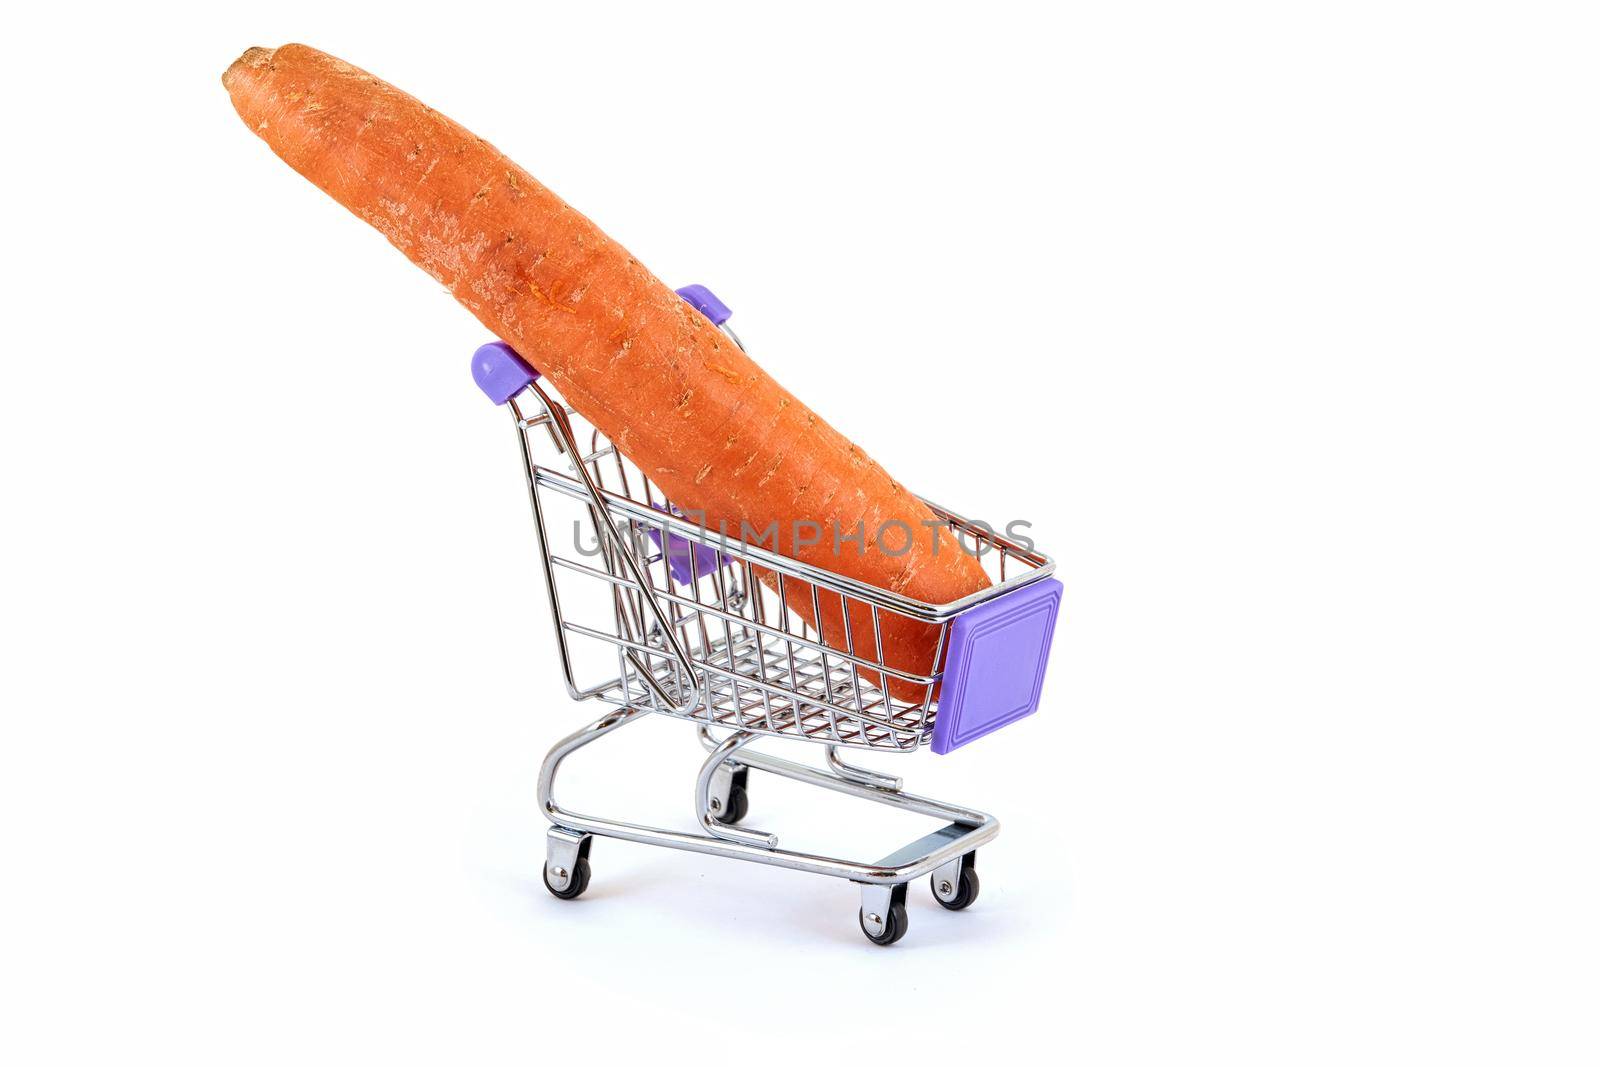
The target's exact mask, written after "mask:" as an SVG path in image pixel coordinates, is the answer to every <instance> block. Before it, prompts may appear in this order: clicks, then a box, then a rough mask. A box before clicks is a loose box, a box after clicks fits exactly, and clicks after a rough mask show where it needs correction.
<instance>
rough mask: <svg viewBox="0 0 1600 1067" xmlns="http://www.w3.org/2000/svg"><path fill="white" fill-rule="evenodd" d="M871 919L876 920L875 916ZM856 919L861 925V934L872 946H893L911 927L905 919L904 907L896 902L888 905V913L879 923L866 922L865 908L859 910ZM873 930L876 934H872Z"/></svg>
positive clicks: (909, 922)
mask: <svg viewBox="0 0 1600 1067" xmlns="http://www.w3.org/2000/svg"><path fill="white" fill-rule="evenodd" d="M873 917H874V918H877V916H876V915H874V916H873ZM857 919H858V921H859V922H860V923H861V932H862V933H864V934H866V935H867V940H868V941H871V942H872V943H873V944H874V945H892V944H894V943H895V942H896V941H898V940H900V939H901V938H902V937H904V936H906V929H907V927H909V926H910V925H911V921H910V920H909V919H907V918H906V906H905V905H904V904H902V903H901V902H900V901H898V900H897V901H895V902H894V903H893V904H891V905H889V909H888V912H887V913H886V914H885V915H884V916H883V917H882V920H881V921H880V922H876V923H870V922H868V921H867V909H866V908H862V909H861V912H860V914H859V915H858V916H857ZM874 929H876V930H877V931H878V932H877V933H874V932H873V930H874Z"/></svg>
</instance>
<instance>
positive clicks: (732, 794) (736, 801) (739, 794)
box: [717, 785, 750, 823]
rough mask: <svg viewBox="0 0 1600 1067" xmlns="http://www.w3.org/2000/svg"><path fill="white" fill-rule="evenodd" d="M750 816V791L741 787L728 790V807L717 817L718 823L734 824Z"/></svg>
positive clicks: (736, 786)
mask: <svg viewBox="0 0 1600 1067" xmlns="http://www.w3.org/2000/svg"><path fill="white" fill-rule="evenodd" d="M749 814H750V791H749V790H747V789H746V788H745V787H744V786H742V785H735V786H734V787H733V788H732V789H730V790H728V806H727V807H726V808H725V809H724V810H723V811H722V812H721V814H719V815H718V816H717V821H718V822H725V823H735V822H738V821H739V820H740V819H742V818H744V817H745V816H746V815H749Z"/></svg>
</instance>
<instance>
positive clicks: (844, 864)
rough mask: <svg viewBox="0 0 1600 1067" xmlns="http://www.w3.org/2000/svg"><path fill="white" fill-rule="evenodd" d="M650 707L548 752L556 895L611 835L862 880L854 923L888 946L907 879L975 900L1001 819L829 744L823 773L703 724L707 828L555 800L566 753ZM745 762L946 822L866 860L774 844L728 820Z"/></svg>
mask: <svg viewBox="0 0 1600 1067" xmlns="http://www.w3.org/2000/svg"><path fill="white" fill-rule="evenodd" d="M649 714H650V711H649V709H647V708H637V707H622V708H617V709H615V710H614V711H611V712H609V713H608V714H606V715H604V716H602V717H601V718H599V719H597V720H595V721H594V722H592V723H590V724H589V725H588V726H586V727H584V728H583V729H581V730H578V731H577V732H576V733H573V734H571V735H569V736H568V737H566V738H564V739H563V740H561V741H559V742H557V744H556V745H555V746H554V747H553V748H551V750H550V752H549V754H548V755H547V756H545V760H544V766H543V767H542V768H541V769H540V772H539V806H540V808H541V809H542V810H543V811H544V814H545V817H546V818H547V819H549V820H550V822H551V823H552V824H553V825H552V826H551V828H550V830H549V833H548V835H547V837H548V844H547V855H546V859H545V869H544V880H545V886H546V887H547V888H548V889H549V890H550V891H551V892H552V893H554V894H555V895H556V896H558V897H561V898H563V899H568V900H570V899H572V898H574V897H576V896H578V895H579V894H580V893H582V892H583V890H584V889H585V888H586V887H587V886H588V884H589V846H590V843H591V841H592V839H593V838H594V837H614V838H617V839H619V840H623V841H634V842H638V843H639V844H643V845H659V846H662V847H665V848H676V849H682V850H684V851H686V852H700V853H704V854H706V855H710V856H725V857H728V858H729V859H739V860H747V861H749V862H751V863H765V864H770V865H772V866H775V867H785V868H788V869H789V870H794V871H805V872H807V873H810V874H821V875H827V876H829V877H833V878H845V879H848V880H850V881H852V882H856V883H858V884H859V885H860V886H861V913H860V916H859V921H860V924H861V930H862V932H863V933H864V934H866V936H867V939H868V940H870V941H872V942H873V943H875V944H880V945H889V944H893V943H894V942H896V941H898V940H900V938H901V937H903V936H905V932H906V927H907V919H906V911H905V899H906V885H907V883H909V882H911V881H912V880H913V879H916V878H920V877H922V876H923V875H931V882H932V887H933V895H934V898H935V899H936V900H937V901H938V902H939V903H940V904H941V905H943V906H944V907H945V908H948V909H950V910H952V911H958V910H961V909H963V908H966V907H967V906H969V905H970V904H971V903H972V902H973V901H974V900H975V899H976V898H977V894H978V881H977V871H976V867H975V860H976V856H975V853H976V851H977V849H978V848H979V847H980V846H982V845H985V844H988V843H989V842H990V841H993V840H994V838H995V836H996V835H997V834H998V833H999V832H1000V823H999V821H998V820H996V819H995V818H994V816H992V815H986V814H984V813H983V812H980V811H974V810H971V809H968V808H962V807H957V806H955V805H952V804H945V803H943V802H941V801H937V800H930V799H928V798H927V797H919V796H915V795H913V794H910V793H906V792H904V791H903V790H902V789H901V788H900V780H899V779H898V778H891V777H889V776H887V775H880V774H877V773H876V772H871V771H865V770H862V769H860V768H855V767H851V766H849V765H848V764H845V763H843V762H842V761H841V760H839V759H838V755H837V753H836V752H835V751H834V750H833V749H832V748H830V749H829V750H828V765H829V769H827V770H824V769H821V768H815V767H808V766H806V765H804V764H800V763H793V762H791V761H789V760H785V759H778V758H776V757H773V756H768V755H766V754H763V753H755V752H748V751H744V747H745V746H746V745H747V744H748V743H749V742H750V741H753V740H755V737H756V735H752V734H742V733H735V734H733V735H732V736H730V737H728V738H727V739H726V740H724V741H722V742H720V743H718V742H714V741H712V739H711V737H710V735H709V733H707V732H706V731H705V729H704V728H702V729H701V737H702V741H703V742H704V743H705V744H706V746H707V747H708V748H709V749H710V750H711V754H710V756H709V757H708V758H707V760H706V762H705V764H704V765H703V766H702V768H701V771H700V777H699V782H698V790H697V802H698V803H697V808H698V814H699V816H700V821H701V825H702V828H703V829H704V830H705V831H706V832H705V833H703V834H694V833H684V832H681V831H677V830H668V829H663V828H660V827H654V826H642V825H639V824H637V823H629V822H621V821H618V820H614V819H605V818H600V817H598V816H593V815H582V814H579V813H577V812H574V811H569V810H567V809H565V808H562V807H561V806H560V805H558V804H557V803H556V801H555V797H554V792H555V779H556V772H557V771H558V770H559V768H560V766H561V763H562V761H563V760H565V759H566V758H567V757H568V756H570V755H571V754H572V753H574V752H576V751H577V750H578V749H580V748H583V747H584V746H585V745H589V744H592V743H593V742H595V741H598V740H599V739H600V738H602V737H604V736H605V735H606V734H609V733H611V732H613V731H615V730H618V729H620V728H621V727H623V726H625V725H627V724H628V723H630V722H634V721H636V720H638V719H641V718H644V717H645V716H646V715H649ZM735 754H737V756H736V758H735ZM752 768H753V769H755V770H760V771H765V772H766V773H768V774H774V775H777V776H779V777H782V778H788V779H790V780H792V781H796V782H804V783H807V784H809V785H815V786H819V787H821V788H823V789H831V790H833V791H834V792H837V793H844V794H847V795H849V796H854V797H859V798H861V799H863V800H870V801H872V802H874V803H877V804H883V805H885V806H888V807H892V808H898V809H901V810H904V811H910V812H914V813H916V814H919V815H927V816H930V817H932V818H936V819H942V820H945V821H946V823H947V825H945V826H942V827H940V828H939V829H937V830H934V831H933V832H932V833H929V834H926V835H924V836H923V837H920V838H918V839H917V840H916V841H913V842H911V843H910V844H908V845H906V846H905V847H904V848H901V849H897V850H896V851H895V852H892V853H890V854H889V855H888V856H885V857H883V858H882V859H879V860H877V861H875V862H870V863H864V862H861V861H858V860H850V859H843V858H838V857H833V856H820V855H814V854H811V853H805V852H794V851H789V850H786V849H781V848H779V847H777V838H776V837H775V836H773V835H771V834H767V833H762V832H760V831H755V830H748V829H745V828H744V827H740V826H735V825H733V824H734V823H737V822H738V821H739V819H741V818H743V817H744V815H745V814H746V812H747V810H748V801H747V799H746V794H745V789H746V779H747V777H748V773H749V771H750V769H752Z"/></svg>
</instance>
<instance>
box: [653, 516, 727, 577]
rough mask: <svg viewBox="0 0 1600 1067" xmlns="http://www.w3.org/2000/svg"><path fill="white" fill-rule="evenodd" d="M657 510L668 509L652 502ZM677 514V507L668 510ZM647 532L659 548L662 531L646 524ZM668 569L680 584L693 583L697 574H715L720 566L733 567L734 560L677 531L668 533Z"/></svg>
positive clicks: (700, 575)
mask: <svg viewBox="0 0 1600 1067" xmlns="http://www.w3.org/2000/svg"><path fill="white" fill-rule="evenodd" d="M650 506H651V507H653V508H655V509H656V510H657V511H666V510H667V509H666V508H664V507H662V506H661V505H660V504H652V505H650ZM667 513H668V514H669V515H675V514H676V509H674V510H673V511H670V512H667ZM644 532H645V533H647V534H649V535H650V540H651V541H652V542H653V543H654V544H655V546H656V547H657V548H660V547H661V531H660V530H657V529H656V528H655V527H653V526H646V527H645V531H644ZM666 556H667V570H668V571H670V572H671V573H672V580H673V581H675V582H677V583H678V584H679V585H691V584H693V582H694V580H695V577H696V575H698V576H699V577H701V578H704V577H705V576H706V575H708V574H715V573H716V570H717V568H718V567H731V566H733V561H732V560H730V559H729V558H728V557H727V556H724V555H723V554H722V553H721V552H718V551H717V550H716V549H714V548H711V547H709V546H707V545H703V544H701V543H700V542H699V541H691V540H689V539H688V538H687V537H680V536H678V535H677V534H675V533H668V534H667V549H666Z"/></svg>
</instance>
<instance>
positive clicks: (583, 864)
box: [544, 856, 589, 900]
mask: <svg viewBox="0 0 1600 1067" xmlns="http://www.w3.org/2000/svg"><path fill="white" fill-rule="evenodd" d="M555 870H556V871H560V872H561V874H560V875H556V876H555V877H552V875H554V874H555V872H554V871H552V870H551V869H550V865H549V864H545V868H544V887H545V888H546V889H548V890H550V893H551V895H553V896H555V897H556V898H557V899H559V900H576V899H577V898H578V897H580V896H582V895H583V891H584V890H585V889H588V888H589V861H588V860H587V859H585V858H584V857H582V856H579V857H578V861H577V862H576V863H574V864H573V865H572V870H571V871H568V870H566V868H564V867H557V868H556V869H555Z"/></svg>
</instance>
